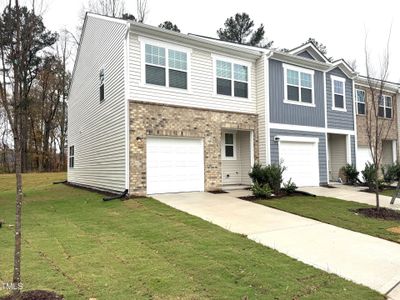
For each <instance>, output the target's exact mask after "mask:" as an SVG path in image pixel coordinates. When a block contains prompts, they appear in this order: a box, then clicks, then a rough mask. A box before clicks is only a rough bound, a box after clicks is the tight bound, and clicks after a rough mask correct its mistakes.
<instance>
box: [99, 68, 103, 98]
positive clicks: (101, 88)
mask: <svg viewBox="0 0 400 300" xmlns="http://www.w3.org/2000/svg"><path fill="white" fill-rule="evenodd" d="M99 79H100V102H102V101H103V100H104V69H100V74H99Z"/></svg>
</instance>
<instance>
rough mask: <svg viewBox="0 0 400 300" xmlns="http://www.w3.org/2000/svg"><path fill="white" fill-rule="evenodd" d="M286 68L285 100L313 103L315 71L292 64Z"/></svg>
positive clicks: (306, 103)
mask: <svg viewBox="0 0 400 300" xmlns="http://www.w3.org/2000/svg"><path fill="white" fill-rule="evenodd" d="M284 70H285V75H284V76H285V101H289V103H295V104H296V103H297V104H303V105H313V103H314V99H313V75H314V72H313V71H311V70H310V71H308V70H303V69H299V68H295V67H291V66H284Z"/></svg>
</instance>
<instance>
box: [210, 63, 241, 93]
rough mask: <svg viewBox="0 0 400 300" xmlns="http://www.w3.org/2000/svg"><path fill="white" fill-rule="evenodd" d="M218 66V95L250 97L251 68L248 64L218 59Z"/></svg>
mask: <svg viewBox="0 0 400 300" xmlns="http://www.w3.org/2000/svg"><path fill="white" fill-rule="evenodd" d="M216 68H217V70H216V74H217V82H216V85H217V88H216V91H217V94H218V95H224V96H234V97H239V98H248V97H249V78H248V77H249V74H248V73H249V69H248V67H247V66H245V65H241V64H237V63H232V62H228V61H224V60H219V59H217V60H216Z"/></svg>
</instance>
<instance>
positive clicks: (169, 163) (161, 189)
mask: <svg viewBox="0 0 400 300" xmlns="http://www.w3.org/2000/svg"><path fill="white" fill-rule="evenodd" d="M193 191H204V147H203V140H202V139H189V138H167V137H166V138H160V137H148V138H147V194H157V193H174V192H193Z"/></svg>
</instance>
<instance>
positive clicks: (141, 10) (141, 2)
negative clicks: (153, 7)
mask: <svg viewBox="0 0 400 300" xmlns="http://www.w3.org/2000/svg"><path fill="white" fill-rule="evenodd" d="M136 3H137V21H138V22H139V23H144V22H145V20H146V16H147V13H148V10H147V0H137V2H136Z"/></svg>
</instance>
